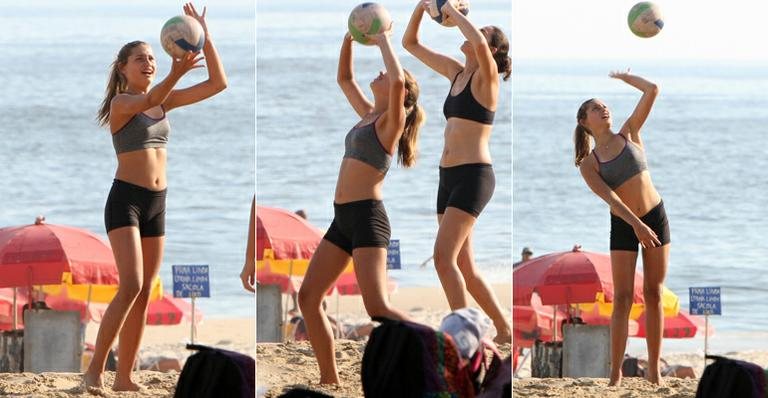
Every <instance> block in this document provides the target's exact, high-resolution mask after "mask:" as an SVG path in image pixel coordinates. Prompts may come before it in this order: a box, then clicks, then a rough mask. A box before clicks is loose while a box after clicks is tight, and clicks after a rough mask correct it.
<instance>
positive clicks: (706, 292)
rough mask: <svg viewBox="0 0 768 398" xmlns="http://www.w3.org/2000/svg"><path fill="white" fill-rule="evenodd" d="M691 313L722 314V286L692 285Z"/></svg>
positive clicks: (690, 289) (690, 290)
mask: <svg viewBox="0 0 768 398" xmlns="http://www.w3.org/2000/svg"><path fill="white" fill-rule="evenodd" d="M688 289H689V294H690V296H689V297H690V308H689V311H690V314H691V315H722V312H721V308H720V287H690V288H688Z"/></svg>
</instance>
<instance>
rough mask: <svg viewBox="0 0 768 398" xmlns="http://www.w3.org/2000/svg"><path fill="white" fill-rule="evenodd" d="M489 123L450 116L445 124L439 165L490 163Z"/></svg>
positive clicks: (490, 127) (490, 126)
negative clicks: (443, 143)
mask: <svg viewBox="0 0 768 398" xmlns="http://www.w3.org/2000/svg"><path fill="white" fill-rule="evenodd" d="M492 128H493V126H492V125H490V124H482V123H478V122H475V121H472V120H467V119H460V118H453V117H452V118H450V119H448V123H447V124H446V126H445V133H444V135H443V136H444V138H445V145H444V146H443V156H442V157H441V158H440V166H441V167H452V166H458V165H461V164H468V163H488V164H490V163H492V162H491V151H490V149H489V148H488V141H489V139H490V137H491V129H492Z"/></svg>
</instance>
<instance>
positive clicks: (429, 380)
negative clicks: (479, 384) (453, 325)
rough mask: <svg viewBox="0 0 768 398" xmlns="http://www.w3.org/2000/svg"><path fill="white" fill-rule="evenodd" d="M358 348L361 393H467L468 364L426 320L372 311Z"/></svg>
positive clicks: (416, 396) (383, 396)
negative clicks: (376, 314)
mask: <svg viewBox="0 0 768 398" xmlns="http://www.w3.org/2000/svg"><path fill="white" fill-rule="evenodd" d="M373 320H374V321H377V322H381V325H379V326H377V327H376V328H374V329H373V331H372V332H371V336H370V338H369V339H368V343H367V344H366V346H365V351H364V353H363V363H362V367H361V372H360V373H361V377H362V384H363V393H364V395H365V396H366V398H391V397H402V398H411V397H413V398H422V397H440V398H443V397H445V398H472V397H474V396H475V389H474V387H473V383H472V380H471V377H472V375H471V372H470V366H469V364H468V363H467V362H466V361H462V360H461V357H460V354H459V351H458V349H457V347H456V344H455V343H454V341H453V339H452V338H451V336H450V335H448V334H447V333H443V332H440V331H437V330H434V329H432V328H431V327H429V326H426V325H422V324H418V323H414V322H407V321H396V320H391V319H386V318H381V317H374V318H373Z"/></svg>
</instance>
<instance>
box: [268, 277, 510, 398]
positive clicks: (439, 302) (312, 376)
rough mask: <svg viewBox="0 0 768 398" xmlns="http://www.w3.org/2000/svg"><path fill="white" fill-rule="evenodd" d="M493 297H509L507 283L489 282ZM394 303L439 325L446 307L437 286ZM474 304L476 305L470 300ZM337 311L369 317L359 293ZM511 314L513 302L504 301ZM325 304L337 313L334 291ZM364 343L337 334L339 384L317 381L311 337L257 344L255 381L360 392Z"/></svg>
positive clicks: (274, 389)
mask: <svg viewBox="0 0 768 398" xmlns="http://www.w3.org/2000/svg"><path fill="white" fill-rule="evenodd" d="M493 288H494V290H495V292H496V295H497V298H498V299H499V301H500V302H502V303H511V301H512V300H511V288H510V286H509V285H498V286H493ZM391 300H392V303H393V305H394V306H396V307H398V308H400V309H403V310H406V311H407V312H408V313H409V314H410V315H411V316H412V317H413V318H414V319H415V320H416V321H418V322H421V323H424V324H426V325H430V326H432V327H435V328H437V327H438V326H440V322H441V320H442V318H443V317H444V316H445V315H447V314H448V313H449V312H450V310H449V307H448V303H447V301H446V299H445V295H444V294H443V292H442V290H441V289H440V288H401V289H400V290H399V291H397V292H395V293H394V294H393V295H392V297H391ZM472 305H473V306H476V305H475V304H474V303H473V304H472ZM338 306H339V310H338V314H339V315H338V317H339V319H341V320H342V321H344V322H362V321H367V320H368V318H367V316H366V314H365V309H364V307H363V305H362V300H361V298H360V296H348V297H341V298H339V302H338ZM503 307H505V309H506V310H507V312H508V317H509V318H511V307H510V306H509V305H506V306H503ZM328 310H329V312H330V314H331V315H332V316H334V317H335V316H337V313H336V297H335V296H332V297H330V298H329V300H328ZM499 348H500V350H501V352H502V355H503V356H507V355H509V352H510V349H511V346H510V345H509V344H505V345H502V346H501V347H499ZM364 349H365V343H364V342H359V341H350V340H339V341H337V344H336V361H337V366H338V370H339V377H340V379H341V385H339V386H320V385H318V384H317V381H318V380H319V379H320V371H319V370H318V368H317V361H316V360H315V356H314V353H313V351H312V348H311V346H310V345H309V342H306V341H302V342H286V343H270V344H267V343H259V344H257V347H256V361H257V365H256V384H257V390H258V393H257V395H258V396H265V397H277V396H279V395H280V394H281V393H282V392H284V391H286V390H288V389H290V388H293V387H302V388H308V389H312V390H316V391H320V392H324V393H326V394H329V395H332V396H334V397H362V396H363V390H362V384H361V380H360V364H361V362H362V358H363V351H364Z"/></svg>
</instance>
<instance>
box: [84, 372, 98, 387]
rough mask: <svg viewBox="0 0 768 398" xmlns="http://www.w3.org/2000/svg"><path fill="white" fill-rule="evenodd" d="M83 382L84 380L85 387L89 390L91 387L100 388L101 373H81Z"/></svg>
mask: <svg viewBox="0 0 768 398" xmlns="http://www.w3.org/2000/svg"><path fill="white" fill-rule="evenodd" d="M83 382H85V389H86V390H90V389H92V388H101V387H102V382H101V374H97V375H94V374H91V373H88V372H86V373H83Z"/></svg>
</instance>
